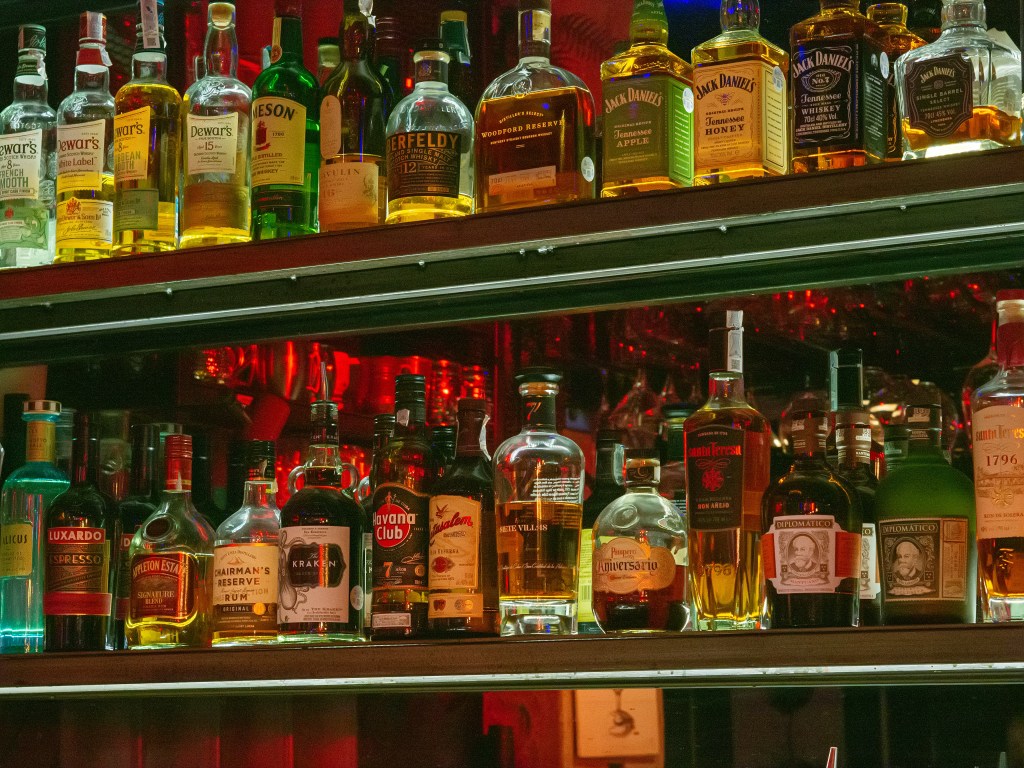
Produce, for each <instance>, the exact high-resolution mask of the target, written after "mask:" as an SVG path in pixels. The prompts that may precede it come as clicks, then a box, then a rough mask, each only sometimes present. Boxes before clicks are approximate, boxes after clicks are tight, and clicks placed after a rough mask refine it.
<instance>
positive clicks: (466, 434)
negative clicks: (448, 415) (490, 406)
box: [455, 411, 490, 459]
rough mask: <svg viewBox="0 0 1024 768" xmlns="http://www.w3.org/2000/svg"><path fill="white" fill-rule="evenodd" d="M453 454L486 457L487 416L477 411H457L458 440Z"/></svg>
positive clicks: (487, 457)
mask: <svg viewBox="0 0 1024 768" xmlns="http://www.w3.org/2000/svg"><path fill="white" fill-rule="evenodd" d="M455 455H456V456H457V457H458V458H463V457H469V458H478V457H482V458H486V459H489V458H490V456H489V455H488V453H487V416H486V414H483V413H480V412H479V411H470V412H467V411H462V412H460V413H459V433H458V442H457V443H456V444H455Z"/></svg>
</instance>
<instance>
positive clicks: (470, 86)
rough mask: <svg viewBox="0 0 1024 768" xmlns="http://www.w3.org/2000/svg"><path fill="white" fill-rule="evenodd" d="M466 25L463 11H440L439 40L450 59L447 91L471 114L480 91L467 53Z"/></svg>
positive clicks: (467, 18) (465, 15)
mask: <svg viewBox="0 0 1024 768" xmlns="http://www.w3.org/2000/svg"><path fill="white" fill-rule="evenodd" d="M468 23H469V17H468V15H467V14H466V12H465V11H460V10H453V9H449V10H447V11H441V40H443V41H444V44H445V48H446V50H447V51H448V55H449V56H451V58H452V60H451V63H450V64H449V65H448V90H449V91H451V94H452V96H454V97H455V98H457V99H458V100H459V101H461V102H462V103H463V104H465V105H466V106H467V107H468V108H469V110H470V111H471V112H472V111H474V110H475V109H476V105H477V102H478V101H479V100H480V91H479V89H478V87H477V80H476V70H474V69H473V57H472V55H471V54H470V51H469V28H468Z"/></svg>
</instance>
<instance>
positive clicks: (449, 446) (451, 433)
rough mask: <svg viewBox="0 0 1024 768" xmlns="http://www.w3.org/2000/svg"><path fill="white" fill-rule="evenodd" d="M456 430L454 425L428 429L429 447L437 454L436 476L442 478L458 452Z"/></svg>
mask: <svg viewBox="0 0 1024 768" xmlns="http://www.w3.org/2000/svg"><path fill="white" fill-rule="evenodd" d="M457 435H458V430H457V429H456V427H455V426H454V425H452V426H449V425H447V424H443V425H441V426H437V427H431V428H430V447H431V448H433V449H434V453H436V454H437V457H438V461H439V462H440V463H439V467H438V476H439V477H444V476H445V475H446V474H447V473H448V470H449V469H451V466H452V464H453V463H454V462H455V454H456V451H457V450H458V437H457Z"/></svg>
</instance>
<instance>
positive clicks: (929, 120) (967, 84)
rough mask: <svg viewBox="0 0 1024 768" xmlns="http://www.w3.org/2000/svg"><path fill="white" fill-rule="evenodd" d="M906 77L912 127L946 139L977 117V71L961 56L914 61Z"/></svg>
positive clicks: (908, 68)
mask: <svg viewBox="0 0 1024 768" xmlns="http://www.w3.org/2000/svg"><path fill="white" fill-rule="evenodd" d="M906 78H907V109H908V112H909V115H908V117H909V118H910V127H911V128H916V129H917V130H921V131H924V132H925V133H927V134H928V135H929V136H933V137H936V138H942V137H945V136H951V135H953V134H954V133H955V132H956V130H957V128H959V127H960V126H961V125H963V124H964V123H966V122H967V121H968V120H970V119H971V116H972V115H973V114H974V69H973V67H972V66H971V63H970V62H969V61H967V60H966V59H964V58H963V57H962V56H960V55H959V54H952V55H950V56H944V57H942V58H941V59H929V60H927V61H915V62H911V63H910V65H909V66H908V67H907V75H906Z"/></svg>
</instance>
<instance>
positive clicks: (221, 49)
mask: <svg viewBox="0 0 1024 768" xmlns="http://www.w3.org/2000/svg"><path fill="white" fill-rule="evenodd" d="M204 59H205V62H206V77H230V78H237V76H238V35H237V34H236V33H235V27H234V25H230V26H227V27H223V28H221V27H216V26H214V25H213V24H211V25H210V28H209V30H208V31H207V33H206V48H205V50H204Z"/></svg>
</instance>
